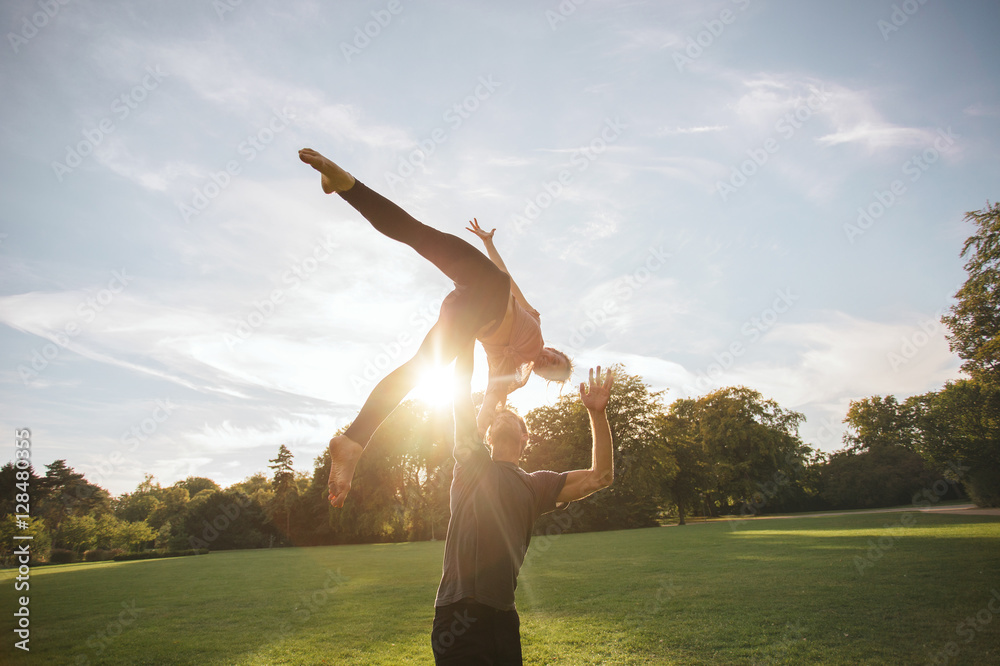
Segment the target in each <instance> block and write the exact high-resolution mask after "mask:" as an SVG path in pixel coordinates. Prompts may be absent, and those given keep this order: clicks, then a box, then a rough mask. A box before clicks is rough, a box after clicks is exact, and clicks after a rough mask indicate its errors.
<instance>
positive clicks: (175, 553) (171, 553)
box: [114, 548, 208, 562]
mask: <svg viewBox="0 0 1000 666" xmlns="http://www.w3.org/2000/svg"><path fill="white" fill-rule="evenodd" d="M207 554H208V549H207V548H193V549H190V550H168V551H166V552H158V551H155V550H150V551H146V552H145V553H127V554H123V555H116V556H115V558H114V559H115V562H127V561H130V560H155V559H159V558H161V557H184V556H186V555H207Z"/></svg>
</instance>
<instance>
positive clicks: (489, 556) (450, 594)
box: [431, 344, 614, 664]
mask: <svg viewBox="0 0 1000 666" xmlns="http://www.w3.org/2000/svg"><path fill="white" fill-rule="evenodd" d="M472 359H473V346H472V344H470V345H469V346H468V348H467V349H465V350H464V351H463V352H462V353H460V354H459V356H458V359H457V360H456V364H455V387H456V388H455V406H454V410H455V449H454V455H455V473H454V479H453V480H452V485H451V519H450V521H449V522H448V535H447V537H446V540H445V551H444V564H443V571H442V575H441V584H440V586H439V587H438V594H437V600H436V601H435V604H434V606H435V613H434V628H433V631H432V633H431V644H432V647H433V649H434V659H435V662H436V663H437V664H520V663H521V635H520V620H519V618H518V615H517V610H516V609H515V607H514V588H516V587H517V575H518V571H519V570H520V568H521V563H522V562H523V561H524V556H525V553H526V552H527V550H528V543H529V541H530V540H531V531H532V526H533V525H534V522H535V519H536V518H538V516H540V515H542V514H543V513H546V512H548V511H552V510H553V509H555V508H556V505H557V504H562V503H566V502H572V501H574V500H578V499H582V498H584V497H586V496H588V495H590V494H591V493H593V492H595V491H597V490H600V489H601V488H606V487H607V486H609V485H611V481H612V479H613V478H614V463H613V455H612V441H611V428H610V426H609V425H608V417H607V414H606V412H605V408H606V407H607V404H608V397H609V396H610V392H611V385H612V383H613V381H614V380H613V378H612V373H611V372H610V371H609V372H607V373H606V376H605V377H604V381H603V382H602V381H601V368H600V366H598V367H597V376H596V379H595V375H594V370H593V369H591V371H590V384H589V387H587V386H585V384H583V383H581V384H580V398H581V400H582V401H583V404H584V406H586V408H587V411H588V412H589V413H590V426H591V431H592V433H593V440H594V449H593V457H592V461H591V467H590V469H585V470H575V471H572V472H563V473H561V474H559V473H556V472H547V471H540V472H534V473H532V474H528V473H527V472H525V471H524V470H522V469H521V468H520V467H518V465H517V462H518V460H519V459H520V457H521V453H522V452H523V451H524V446H525V444H527V442H528V437H529V436H528V430H527V428H526V427H525V425H524V421H523V420H522V419H521V418H520V417H518V416H517V415H515V414H513V413H511V412H508V411H503V412H500V413H499V414H497V415H496V417H495V418H494V419H493V423H492V426H491V427H490V429H489V437H488V439H489V442H490V445H491V447H492V455H491V453H490V451H488V450H487V448H486V446H485V445H484V444H483V438H482V434H483V433H481V432H480V431H479V429H478V427H477V425H476V414H475V410H474V408H473V404H472V396H471V394H472V386H471V384H472V365H473V361H472Z"/></svg>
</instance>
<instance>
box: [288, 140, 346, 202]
mask: <svg viewBox="0 0 1000 666" xmlns="http://www.w3.org/2000/svg"><path fill="white" fill-rule="evenodd" d="M299 159H300V160H302V161H303V162H305V163H306V164H308V165H310V166H311V167H312V168H313V169H316V171H319V172H320V173H321V174H323V177H322V178H320V184H322V185H323V191H324V192H326V193H327V194H330V193H332V192H346V191H347V190H349V189H351V188H352V187H354V183H355V180H354V176H352V175H351V174H349V173H347V172H346V171H344V170H343V169H341V168H340V167H339V166H337V165H336V164H334V163H333V162H331V161H330V160H328V159H326V158H325V157H323V156H322V155H320V154H319V153H317V152H316V151H315V150H313V149H312V148H303V149H302V150H300V151H299Z"/></svg>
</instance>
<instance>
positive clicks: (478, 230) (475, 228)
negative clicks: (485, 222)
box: [466, 218, 496, 243]
mask: <svg viewBox="0 0 1000 666" xmlns="http://www.w3.org/2000/svg"><path fill="white" fill-rule="evenodd" d="M469 224H471V225H472V226H471V227H466V229H468V230H469V231H471V232H472V233H474V234H476V235H477V236H479V237H480V238H481V239H482V240H483V242H484V243H486V242H488V241H492V240H493V233H494V232H495V231H496V228H493V229H491V230H490V231H486V230H485V229H483V228H482V227H481V226H479V220H477V219H476V218H472V222H469Z"/></svg>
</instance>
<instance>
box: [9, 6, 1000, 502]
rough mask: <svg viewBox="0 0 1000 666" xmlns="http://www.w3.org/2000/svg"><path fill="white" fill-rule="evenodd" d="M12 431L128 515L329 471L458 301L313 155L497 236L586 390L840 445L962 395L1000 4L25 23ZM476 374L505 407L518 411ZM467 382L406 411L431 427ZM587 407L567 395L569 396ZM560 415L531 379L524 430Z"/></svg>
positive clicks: (138, 14) (17, 74) (14, 249)
mask: <svg viewBox="0 0 1000 666" xmlns="http://www.w3.org/2000/svg"><path fill="white" fill-rule="evenodd" d="M0 20H2V22H3V34H4V35H5V40H4V41H5V44H4V45H3V46H2V47H0V52H2V56H0V89H2V90H3V91H4V92H3V94H2V95H0V110H2V120H3V122H2V124H0V178H2V183H3V185H2V188H0V384H2V388H0V392H2V393H0V403H2V405H3V408H2V412H0V425H2V430H3V431H4V432H6V433H8V445H7V448H6V450H5V452H4V453H3V454H2V455H0V460H12V459H13V458H14V439H15V437H14V431H15V429H20V428H29V429H30V430H31V433H32V436H31V441H32V445H31V451H32V460H33V462H34V464H35V466H36V469H38V470H39V471H44V465H46V464H49V463H51V462H52V461H54V460H56V459H66V461H67V463H68V464H69V465H70V466H71V467H73V468H75V469H76V470H77V471H80V472H83V473H84V474H85V475H86V476H87V478H88V479H89V480H91V481H92V482H94V483H97V484H98V485H101V486H103V487H105V488H107V489H108V490H109V491H110V492H111V493H112V494H113V495H118V494H120V493H124V492H129V491H131V490H133V489H134V488H135V487H136V486H137V485H138V484H139V483H140V482H141V481H142V479H143V477H144V475H145V474H146V473H149V474H153V475H154V476H155V478H156V480H157V481H159V482H161V483H163V484H165V485H167V484H171V483H173V482H175V481H177V480H180V479H183V478H185V477H187V476H192V475H195V476H207V477H210V478H212V479H214V480H216V481H217V482H218V483H220V484H221V485H223V486H227V485H230V484H232V483H235V482H237V481H240V480H242V479H244V478H246V477H247V476H250V475H251V474H253V473H255V472H261V471H263V472H267V471H268V470H267V464H268V459H270V458H273V457H275V455H276V453H277V450H278V447H279V446H280V445H281V444H285V445H287V446H288V447H289V449H290V450H291V451H292V453H293V455H294V457H295V466H296V468H298V469H300V470H302V471H309V470H311V468H312V463H313V460H314V458H315V457H316V456H318V455H320V454H321V453H322V451H323V449H324V447H325V446H326V443H327V441H328V440H329V438H330V436H331V435H333V433H334V432H335V431H336V430H337V429H338V428H340V427H342V426H344V425H346V424H347V423H348V422H349V421H350V420H351V419H352V418H353V417H354V416H355V414H356V413H357V410H358V409H359V408H360V405H361V403H362V402H363V401H364V398H365V397H366V396H367V393H368V391H369V390H370V389H371V387H372V386H373V385H374V382H375V381H377V380H378V379H380V378H381V377H382V376H384V375H385V374H386V373H387V372H388V371H389V370H390V369H391V368H392V367H395V366H396V365H398V364H400V363H402V362H403V361H404V360H406V359H407V358H408V357H409V356H410V355H411V354H412V353H413V352H414V351H415V349H416V346H417V344H418V343H419V341H420V339H421V338H422V337H423V335H424V333H425V332H426V331H427V330H428V329H429V327H430V325H431V324H432V323H433V321H434V319H435V317H436V313H437V308H438V306H439V305H440V303H441V300H442V298H443V297H444V296H445V294H447V292H448V291H449V289H450V287H451V285H450V283H449V282H448V280H447V279H446V278H444V277H443V276H442V275H441V274H440V273H439V272H437V270H436V269H435V268H434V267H433V266H430V265H429V264H427V263H426V262H425V261H424V260H422V259H421V258H420V257H419V256H417V255H416V254H415V253H414V252H413V251H412V250H410V249H409V248H406V247H404V246H401V245H399V244H397V243H394V242H393V241H390V240H388V239H387V238H385V237H382V236H380V235H379V234H378V233H377V232H375V231H374V230H373V229H372V228H371V227H370V226H369V225H368V224H367V223H366V222H365V221H364V220H363V219H362V218H361V217H360V216H359V215H358V214H357V213H356V212H355V211H354V210H353V209H352V208H351V207H350V206H348V205H347V204H346V203H345V202H343V201H342V200H340V199H339V197H336V196H327V195H324V194H323V193H322V191H321V189H320V186H319V178H318V175H317V174H316V173H315V172H314V171H312V169H311V168H309V167H308V166H306V165H304V164H302V163H301V162H300V161H299V160H298V157H297V151H298V149H300V148H303V147H311V148H314V149H316V150H318V151H320V152H321V153H323V154H325V155H327V156H329V157H330V158H331V159H334V160H335V161H337V162H338V163H339V164H341V165H342V166H343V167H344V168H346V169H347V170H348V171H350V172H351V173H353V174H354V175H355V176H356V177H357V178H358V179H360V180H362V181H363V182H365V183H366V184H368V185H369V186H370V187H372V188H374V189H376V190H378V191H379V192H381V193H383V194H384V195H386V196H388V197H389V198H390V199H392V200H393V201H395V202H397V203H398V204H400V205H401V206H402V207H403V208H405V209H406V210H407V211H409V212H410V213H411V214H413V215H414V216H415V217H417V218H418V219H420V220H422V221H424V222H425V223H427V224H430V225H432V226H434V227H436V228H439V229H441V230H444V231H447V232H450V233H454V234H456V235H459V236H461V237H465V238H466V239H467V240H469V241H470V242H472V243H473V244H477V245H478V240H477V239H476V238H475V237H474V236H472V234H470V233H469V232H467V231H465V230H464V227H465V226H466V224H467V222H468V220H470V219H472V218H473V217H475V218H477V219H478V220H479V222H480V223H481V224H482V225H483V226H484V227H486V228H487V229H490V228H494V227H495V228H496V230H497V231H496V237H495V241H496V246H497V248H498V250H499V251H500V253H501V255H502V256H503V257H504V259H505V261H506V263H507V265H508V267H509V269H510V271H511V274H512V275H513V277H514V278H515V280H516V281H517V283H518V284H519V286H520V287H521V289H522V290H523V291H524V293H525V295H526V297H527V299H528V300H529V301H530V302H531V304H532V305H533V306H534V307H536V308H537V309H538V310H539V311H540V312H541V313H542V325H543V327H542V330H543V334H544V336H545V339H546V342H547V344H550V345H552V346H554V347H557V348H560V349H563V350H565V351H567V352H568V353H569V354H570V355H571V356H572V357H573V358H574V360H575V363H576V366H577V372H576V375H575V377H574V378H573V380H571V381H572V382H574V383H576V382H579V381H580V380H581V379H583V378H584V377H585V376H586V371H587V368H589V367H591V366H594V365H598V364H600V365H603V366H609V365H612V364H615V363H619V364H622V365H623V366H624V367H625V369H626V371H628V372H629V373H632V374H636V375H640V376H641V377H643V378H644V380H645V381H646V383H647V384H648V385H649V386H650V388H651V389H652V390H655V391H665V393H664V398H663V399H664V402H665V404H669V403H671V402H673V401H674V400H676V399H678V398H684V397H697V396H700V395H704V394H706V393H709V392H711V391H713V390H715V389H718V388H721V387H725V386H735V385H744V386H748V387H751V388H753V389H756V390H758V391H760V392H761V394H762V395H763V396H764V397H765V398H769V399H773V400H775V401H777V403H778V404H779V405H780V406H781V407H782V408H784V409H789V410H795V411H798V412H801V413H802V414H804V415H805V417H806V420H805V422H804V423H803V425H802V427H801V430H800V433H801V435H802V438H803V440H804V442H805V443H807V444H809V445H810V446H812V447H813V448H816V449H818V450H821V451H826V452H830V451H833V450H836V449H838V448H841V447H842V445H843V444H842V439H841V438H842V435H843V432H844V424H843V422H842V421H843V418H844V416H845V414H846V411H847V409H848V407H849V405H850V402H851V401H852V400H859V399H862V398H865V397H869V396H873V395H889V394H892V395H895V396H897V397H898V398H899V399H904V398H906V397H908V396H911V395H916V394H921V393H926V392H928V391H934V390H937V389H939V388H941V387H942V386H943V385H944V384H945V382H947V381H949V380H953V379H956V378H958V377H960V376H961V373H960V370H959V367H960V359H958V358H957V357H956V356H955V355H954V354H952V353H951V352H950V351H949V348H948V343H947V339H946V337H945V334H946V330H945V329H944V327H943V326H942V325H941V324H940V322H939V318H940V316H941V315H942V314H944V313H945V312H947V310H948V308H949V307H950V306H951V305H952V304H953V302H954V300H953V296H954V293H955V291H956V290H957V289H958V288H959V287H960V286H961V284H962V282H963V281H964V279H965V272H964V269H963V264H964V260H963V259H962V257H961V256H960V252H961V248H962V244H963V242H964V241H965V239H966V238H967V237H968V236H969V235H970V233H971V231H972V226H971V225H970V224H969V223H968V222H967V221H965V220H964V217H965V213H966V212H968V211H974V210H981V209H983V208H984V207H985V206H986V205H987V202H988V201H996V199H997V196H998V190H997V183H998V182H1000V163H998V159H997V155H1000V145H998V143H1000V122H998V121H1000V90H998V83H1000V71H998V70H1000V43H998V41H997V40H996V33H997V29H998V28H1000V4H997V3H996V2H992V1H989V0H979V1H974V0H956V1H954V2H948V3H945V2H943V1H941V0H921V1H918V0H907V1H905V2H889V1H888V0H875V1H872V0H864V1H862V0H846V1H843V2H836V3H834V2H818V1H815V0H807V1H802V2H794V3H793V2H790V1H786V2H776V1H768V0H717V1H709V2H679V1H673V2H664V1H660V2H653V1H648V2H646V1H640V0H636V1H624V2H613V1H611V0H563V1H562V2H556V1H554V0H550V1H548V2H533V1H530V2H529V1H527V0H515V1H511V2H505V3H497V2H486V1H485V0H484V1H471V2H461V3H460V2H457V1H454V0H453V1H451V2H445V1H433V0H431V1H426V2H421V3H411V2H408V1H406V0H387V1H386V0H378V1H376V2H363V3H341V2H337V3H333V2H320V1H318V0H313V1H299V0H288V1H281V2H279V1H278V0H214V1H213V0H179V1H177V2H170V3H162V2H150V1H134V2H127V3H126V2H115V1H113V0H101V1H100V2H96V1H93V2H91V1H87V0H66V1H65V2H63V1H62V0H34V1H29V0H8V1H7V2H5V3H3V7H2V9H0ZM484 361H485V357H484V356H483V354H482V351H481V350H479V351H478V352H477V371H476V377H475V381H476V384H477V385H478V386H485V380H486V373H485V363H484ZM448 376H449V375H448V372H447V370H444V371H442V372H438V373H436V374H429V375H428V377H427V378H426V380H425V381H423V382H422V384H421V386H420V387H418V388H417V389H415V391H414V393H413V394H411V397H422V398H424V399H427V400H430V401H435V400H438V399H439V398H440V396H441V395H442V394H443V391H442V389H441V386H442V382H446V381H447V378H448ZM572 390H574V389H573V386H572V385H570V386H569V387H568V388H566V389H564V390H563V393H564V394H565V393H566V392H568V391H572ZM559 396H560V389H559V388H558V387H556V386H550V385H547V384H546V383H545V382H544V381H542V380H540V379H537V378H536V379H533V380H532V381H531V382H529V384H528V386H526V387H525V388H524V389H522V390H521V391H519V392H517V393H515V394H514V395H512V396H511V402H512V404H513V405H515V406H516V407H517V408H519V409H520V410H521V411H522V412H524V411H527V410H530V409H531V408H533V407H537V406H540V405H546V404H553V403H554V402H555V401H556V400H558V398H559Z"/></svg>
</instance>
